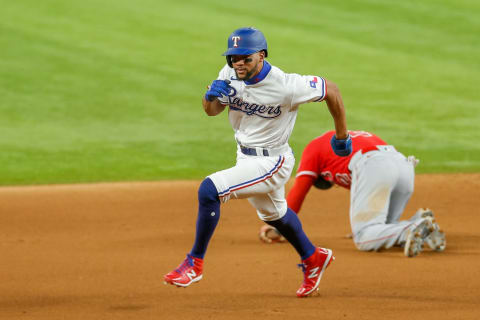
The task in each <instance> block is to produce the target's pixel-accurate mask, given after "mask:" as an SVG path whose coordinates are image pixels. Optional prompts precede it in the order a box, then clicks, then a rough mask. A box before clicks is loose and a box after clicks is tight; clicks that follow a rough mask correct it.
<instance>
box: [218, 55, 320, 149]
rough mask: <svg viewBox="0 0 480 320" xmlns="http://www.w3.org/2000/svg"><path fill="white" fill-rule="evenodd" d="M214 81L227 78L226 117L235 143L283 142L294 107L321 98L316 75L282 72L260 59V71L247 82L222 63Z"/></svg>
mask: <svg viewBox="0 0 480 320" xmlns="http://www.w3.org/2000/svg"><path fill="white" fill-rule="evenodd" d="M218 80H230V82H231V83H230V86H232V87H233V90H231V91H230V94H229V96H228V97H225V96H223V97H222V98H220V99H219V100H220V102H221V103H223V104H228V106H229V113H228V117H229V119H230V123H231V125H232V128H233V130H234V131H235V139H236V140H237V142H238V143H239V144H242V145H244V146H249V147H262V148H276V147H280V146H282V145H285V144H286V143H287V142H288V139H289V137H290V135H291V133H292V130H293V126H294V124H295V120H296V117H297V111H298V106H299V105H300V104H302V103H307V102H314V101H318V102H320V101H322V100H323V99H325V96H326V90H327V88H326V84H325V80H324V79H323V78H321V77H318V76H302V75H299V74H295V73H285V72H283V71H282V70H280V69H279V68H277V67H274V66H271V65H270V64H269V63H268V62H267V61H264V67H263V69H262V71H261V72H260V73H259V74H258V75H257V76H256V77H255V78H254V79H250V80H249V81H243V80H237V77H236V75H235V70H234V69H233V68H230V67H229V66H228V65H225V66H224V67H223V69H222V70H221V71H220V73H219V75H218Z"/></svg>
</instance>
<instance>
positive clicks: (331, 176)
mask: <svg viewBox="0 0 480 320" xmlns="http://www.w3.org/2000/svg"><path fill="white" fill-rule="evenodd" d="M333 135H334V132H333V131H329V132H327V133H325V134H323V135H322V136H320V137H318V138H316V139H314V140H313V141H311V142H310V143H309V144H308V145H307V146H306V147H305V150H304V151H303V154H302V158H301V160H300V165H299V168H298V170H297V175H296V178H295V182H294V185H293V187H292V189H291V190H290V192H289V193H288V196H287V203H288V206H289V207H290V208H291V209H292V210H293V211H294V212H297V213H298V212H299V211H300V207H301V206H302V203H303V200H304V199H305V196H306V194H307V193H308V191H309V190H310V188H311V186H312V185H313V186H315V187H317V188H319V189H329V188H330V187H331V186H332V185H333V184H336V185H339V186H341V187H344V188H346V189H350V223H351V228H352V236H353V241H354V242H355V245H356V247H357V248H358V249H359V250H362V251H369V250H379V249H381V248H390V247H392V246H403V247H404V252H405V255H406V256H407V257H414V256H416V255H417V254H419V253H420V252H421V251H422V250H423V244H424V242H427V244H428V245H429V246H430V248H431V249H433V250H435V251H443V250H444V249H445V246H446V239H445V234H444V233H443V232H442V231H441V230H440V228H439V227H438V225H437V224H436V223H435V220H434V216H433V212H432V211H431V210H429V209H419V210H418V211H417V212H416V213H415V214H414V215H413V216H412V217H411V218H410V219H409V220H403V221H400V220H399V219H400V216H401V215H402V213H403V211H404V209H405V206H406V204H407V202H408V200H409V199H410V197H411V195H412V193H413V184H414V167H415V166H416V165H417V163H418V160H416V159H415V158H414V157H413V156H410V157H405V156H404V155H403V154H401V153H400V152H398V151H397V150H395V148H394V147H393V146H391V145H387V143H386V142H385V141H383V140H382V139H380V138H379V137H378V136H376V135H374V134H372V133H369V132H365V131H349V135H350V137H351V139H352V141H353V152H352V154H351V155H350V156H348V157H338V156H336V155H335V154H334V153H333V152H332V151H331V150H330V149H331V148H330V143H329V139H331V138H332V136H333ZM260 239H262V240H263V241H265V242H268V243H271V242H274V241H272V240H276V241H281V240H282V238H281V237H279V235H278V234H275V230H274V229H273V227H271V226H263V227H262V228H261V229H260Z"/></svg>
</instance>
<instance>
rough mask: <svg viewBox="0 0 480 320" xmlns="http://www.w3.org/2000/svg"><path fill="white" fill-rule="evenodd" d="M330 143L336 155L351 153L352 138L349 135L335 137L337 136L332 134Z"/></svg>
mask: <svg viewBox="0 0 480 320" xmlns="http://www.w3.org/2000/svg"><path fill="white" fill-rule="evenodd" d="M330 144H331V145H332V149H333V152H335V154H336V155H337V156H340V157H346V156H349V155H350V153H352V138H351V137H350V135H348V136H347V137H346V138H345V139H337V137H336V136H335V135H333V136H332V140H330Z"/></svg>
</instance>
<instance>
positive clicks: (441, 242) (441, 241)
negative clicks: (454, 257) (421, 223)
mask: <svg viewBox="0 0 480 320" xmlns="http://www.w3.org/2000/svg"><path fill="white" fill-rule="evenodd" d="M417 215H418V217H419V218H426V217H430V218H432V224H433V228H434V230H433V231H432V232H431V233H430V235H429V236H427V238H425V242H426V243H427V244H428V246H429V247H430V249H432V250H434V251H437V252H441V251H443V250H445V248H446V247H447V239H446V238H445V233H444V232H443V231H442V230H441V229H440V226H439V225H438V224H437V223H436V221H435V216H434V215H433V211H432V210H430V209H428V208H425V209H423V208H421V209H418V210H417V212H416V213H415V216H417Z"/></svg>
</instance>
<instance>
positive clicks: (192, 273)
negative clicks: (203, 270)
mask: <svg viewBox="0 0 480 320" xmlns="http://www.w3.org/2000/svg"><path fill="white" fill-rule="evenodd" d="M186 275H187V277H188V278H189V279H190V280H192V279H193V278H195V277H196V276H197V273H196V272H195V270H192V271H190V272H187V273H186Z"/></svg>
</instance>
